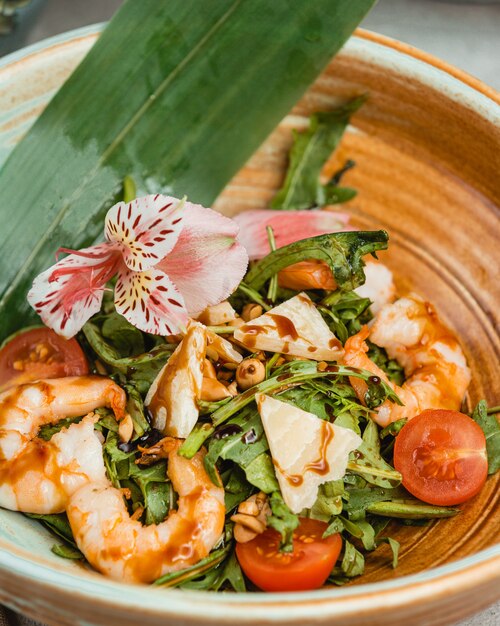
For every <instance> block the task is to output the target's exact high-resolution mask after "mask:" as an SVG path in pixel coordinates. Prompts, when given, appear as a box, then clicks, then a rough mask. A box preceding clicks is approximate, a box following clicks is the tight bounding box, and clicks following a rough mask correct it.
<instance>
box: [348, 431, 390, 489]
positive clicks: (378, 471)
mask: <svg viewBox="0 0 500 626" xmlns="http://www.w3.org/2000/svg"><path fill="white" fill-rule="evenodd" d="M352 456H353V457H354V458H355V461H350V462H349V463H348V465H347V467H348V469H350V470H351V471H354V472H357V473H360V474H362V476H363V477H364V478H365V480H366V481H368V482H369V483H371V484H373V485H376V486H377V487H385V488H388V489H390V488H392V487H395V486H397V485H398V484H399V483H400V482H401V480H402V477H401V474H400V473H399V472H397V471H396V470H395V469H394V468H393V467H392V466H391V465H389V463H387V462H386V461H384V459H383V458H382V456H381V454H380V438H379V432H378V428H377V425H376V424H375V422H372V421H371V420H369V421H368V424H367V425H366V428H365V430H364V432H363V443H362V444H361V445H360V446H359V448H358V449H357V450H356V451H355V452H354V453H353V454H352Z"/></svg>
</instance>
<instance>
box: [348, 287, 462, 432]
mask: <svg viewBox="0 0 500 626" xmlns="http://www.w3.org/2000/svg"><path fill="white" fill-rule="evenodd" d="M368 337H369V338H370V341H372V342H373V343H375V344H376V345H378V346H380V347H382V348H385V349H386V350H387V353H388V355H389V357H390V358H393V359H396V360H397V361H398V362H399V363H400V364H401V365H402V366H403V367H404V370H405V375H406V377H407V379H406V381H405V383H403V385H402V387H398V386H397V385H395V384H394V383H391V382H390V381H389V380H388V378H387V376H386V374H385V373H384V372H383V371H382V370H381V369H380V368H379V367H377V365H375V363H373V361H371V360H370V359H369V358H368V356H367V354H366V353H367V352H368V346H367V345H366V343H365V340H366V339H367V338H368ZM344 362H345V364H346V365H350V366H352V367H357V368H362V369H365V370H368V371H369V372H371V373H372V374H374V375H375V376H379V377H380V378H381V379H382V380H384V381H386V382H387V383H388V384H389V386H390V387H391V388H392V389H393V390H394V391H395V393H396V394H397V395H398V396H399V398H400V400H401V401H402V402H403V406H399V405H397V404H395V403H394V402H390V401H389V400H386V401H385V402H384V403H383V404H382V405H381V406H380V407H378V408H377V409H376V411H375V412H374V419H375V421H376V422H377V423H378V424H380V425H381V426H387V425H388V424H389V423H390V422H394V421H396V420H398V419H400V418H402V417H406V418H408V419H411V418H412V417H415V415H418V414H419V413H421V412H422V411H424V410H425V409H453V410H458V409H459V408H460V405H461V403H462V400H463V398H464V395H465V392H466V390H467V387H468V386H469V382H470V370H469V368H468V367H467V363H466V360H465V356H464V353H463V351H462V348H461V347H460V344H459V343H458V341H457V339H456V338H455V337H454V336H453V335H452V333H451V332H450V330H449V329H448V328H446V326H444V325H443V324H442V322H441V321H440V320H439V318H438V317H437V315H436V312H435V311H434V309H433V307H432V306H431V305H430V304H429V303H428V302H424V300H422V299H421V298H419V297H418V296H416V295H411V296H408V297H406V298H400V299H399V300H397V301H396V302H394V303H393V304H388V305H386V306H384V307H383V308H382V309H381V311H380V312H379V314H378V315H377V317H376V318H375V320H374V323H373V325H372V327H371V329H370V330H369V329H368V328H367V327H366V326H365V327H363V328H362V329H361V330H360V332H359V333H357V334H356V335H354V336H353V337H350V338H349V339H348V340H347V342H346V345H345V355H344ZM351 384H352V385H353V387H354V389H355V391H356V394H357V395H358V397H359V398H360V400H363V398H364V394H365V392H366V383H365V382H364V381H361V380H360V379H356V378H354V377H353V378H351Z"/></svg>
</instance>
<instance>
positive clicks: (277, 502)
mask: <svg viewBox="0 0 500 626" xmlns="http://www.w3.org/2000/svg"><path fill="white" fill-rule="evenodd" d="M269 505H270V507H271V511H272V515H270V516H269V517H268V518H267V525H268V526H270V527H271V528H274V530H277V531H278V532H279V533H280V534H281V545H280V551H281V552H293V531H294V530H295V529H296V528H297V526H298V525H299V516H298V515H295V513H292V512H291V511H290V509H289V508H288V506H287V505H286V504H285V501H284V500H283V496H282V495H281V493H280V492H279V491H275V492H274V493H272V494H271V497H270V498H269Z"/></svg>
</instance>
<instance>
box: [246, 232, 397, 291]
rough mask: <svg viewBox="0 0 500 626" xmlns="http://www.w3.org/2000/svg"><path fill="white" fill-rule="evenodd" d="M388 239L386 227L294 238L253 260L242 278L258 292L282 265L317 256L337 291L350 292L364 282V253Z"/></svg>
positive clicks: (379, 246) (374, 250)
mask: <svg viewBox="0 0 500 626" xmlns="http://www.w3.org/2000/svg"><path fill="white" fill-rule="evenodd" d="M388 240H389V235H388V234H387V233H386V231H385V230H371V231H362V230H359V231H350V232H347V233H331V234H328V235H319V236H318V237H310V238H309V239H302V240H300V241H295V242H294V243H291V244H288V245H287V246H283V247H282V248H279V249H278V250H276V251H274V252H271V253H270V254H268V255H267V256H266V257H264V258H263V259H261V260H260V261H258V262H257V263H255V264H254V265H253V266H252V268H251V269H250V271H249V272H248V273H247V275H246V277H245V284H246V285H248V287H250V288H251V289H255V290H256V291H259V290H260V289H262V287H263V286H264V285H265V283H266V282H267V281H268V280H269V279H270V278H271V277H272V276H274V274H277V273H278V272H279V271H280V270H282V269H284V268H285V267H288V266H289V265H293V264H294V263H298V262H300V261H304V260H307V259H319V260H321V261H325V262H326V263H327V264H328V266H329V267H330V269H331V270H332V272H333V275H334V276H335V282H336V283H337V285H338V287H339V289H340V290H342V291H352V290H353V289H356V287H359V286H360V285H362V284H363V283H364V282H365V273H364V271H363V265H364V263H363V260H362V258H363V256H365V255H366V254H374V253H375V252H377V250H385V249H386V248H387V242H388Z"/></svg>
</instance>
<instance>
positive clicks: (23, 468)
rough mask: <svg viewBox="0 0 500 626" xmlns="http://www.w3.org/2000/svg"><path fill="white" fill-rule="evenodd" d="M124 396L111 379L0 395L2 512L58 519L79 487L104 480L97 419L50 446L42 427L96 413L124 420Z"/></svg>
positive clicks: (52, 383) (60, 381)
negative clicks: (108, 411) (106, 412)
mask: <svg viewBox="0 0 500 626" xmlns="http://www.w3.org/2000/svg"><path fill="white" fill-rule="evenodd" d="M125 402H126V396H125V392H124V391H123V390H122V389H121V388H120V387H118V385H116V384H115V383H114V382H113V381H112V380H110V379H109V378H101V377H98V376H81V377H66V378H54V379H51V380H41V381H39V382H36V383H27V384H24V385H20V386H18V387H13V388H11V389H9V390H7V391H5V392H4V393H2V394H0V506H3V507H5V508H9V509H13V510H17V511H23V512H25V513H60V512H62V511H64V509H65V507H66V503H67V500H68V497H69V495H70V494H71V493H72V492H73V491H74V490H75V489H78V488H79V487H81V486H82V484H83V483H85V482H87V481H89V480H91V481H93V480H102V479H103V478H104V477H105V472H104V464H103V460H102V445H101V442H100V439H99V436H98V435H97V434H96V433H94V422H95V421H96V419H97V418H95V417H94V416H93V415H92V414H91V415H88V416H87V417H86V418H85V419H84V420H82V422H81V423H80V424H73V425H71V426H70V427H69V428H65V429H62V430H61V431H60V432H59V433H58V434H56V435H54V436H53V437H52V438H51V440H50V441H48V442H47V441H44V440H42V439H40V438H38V437H37V434H38V431H39V429H40V427H41V426H43V425H45V424H54V423H57V422H58V421H60V420H61V419H63V418H65V417H78V416H80V415H85V414H86V413H89V411H93V410H94V409H96V408H98V407H104V406H107V407H110V408H112V409H113V411H114V413H115V415H116V417H117V418H118V419H120V418H121V417H122V416H123V415H124V411H125Z"/></svg>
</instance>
